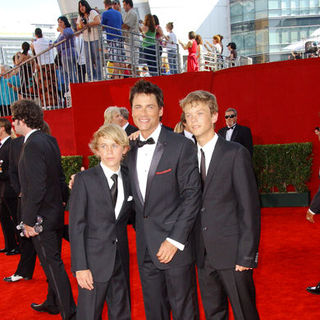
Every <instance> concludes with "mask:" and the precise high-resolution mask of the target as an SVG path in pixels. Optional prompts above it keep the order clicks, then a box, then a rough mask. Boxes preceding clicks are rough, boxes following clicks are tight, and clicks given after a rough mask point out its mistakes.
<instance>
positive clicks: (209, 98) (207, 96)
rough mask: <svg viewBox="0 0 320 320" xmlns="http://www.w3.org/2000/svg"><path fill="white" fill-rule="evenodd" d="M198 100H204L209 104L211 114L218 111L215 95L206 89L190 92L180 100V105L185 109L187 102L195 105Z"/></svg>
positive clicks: (203, 101)
mask: <svg viewBox="0 0 320 320" xmlns="http://www.w3.org/2000/svg"><path fill="white" fill-rule="evenodd" d="M197 102H202V103H204V104H206V105H208V107H209V109H210V113H211V114H214V113H217V112H218V103H217V99H216V97H215V95H213V94H212V93H210V92H208V91H204V90H197V91H192V92H190V93H189V94H188V95H187V96H186V97H185V98H184V99H182V100H180V106H181V108H182V110H183V111H184V108H185V107H186V105H187V104H191V105H194V104H196V103H197Z"/></svg>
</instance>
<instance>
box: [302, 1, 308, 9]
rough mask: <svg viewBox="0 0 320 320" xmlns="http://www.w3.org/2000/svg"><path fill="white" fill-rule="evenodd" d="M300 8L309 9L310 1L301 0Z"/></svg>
mask: <svg viewBox="0 0 320 320" xmlns="http://www.w3.org/2000/svg"><path fill="white" fill-rule="evenodd" d="M300 8H309V0H300Z"/></svg>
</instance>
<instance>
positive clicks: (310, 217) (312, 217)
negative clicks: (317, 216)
mask: <svg viewBox="0 0 320 320" xmlns="http://www.w3.org/2000/svg"><path fill="white" fill-rule="evenodd" d="M306 219H307V220H308V221H309V222H311V223H315V221H314V214H312V213H311V212H310V210H308V211H307V214H306Z"/></svg>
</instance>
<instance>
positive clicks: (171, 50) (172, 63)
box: [165, 22, 178, 74]
mask: <svg viewBox="0 0 320 320" xmlns="http://www.w3.org/2000/svg"><path fill="white" fill-rule="evenodd" d="M166 30H167V32H168V34H167V35H166V36H165V39H166V42H167V44H166V47H167V50H168V62H169V68H170V74H176V73H178V65H177V37H176V35H175V34H174V32H173V31H172V30H173V22H168V23H167V25H166Z"/></svg>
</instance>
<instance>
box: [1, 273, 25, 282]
mask: <svg viewBox="0 0 320 320" xmlns="http://www.w3.org/2000/svg"><path fill="white" fill-rule="evenodd" d="M22 279H23V280H31V278H29V277H23V276H20V275H19V274H13V275H12V276H10V277H5V278H3V281H6V282H17V281H20V280H22Z"/></svg>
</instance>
